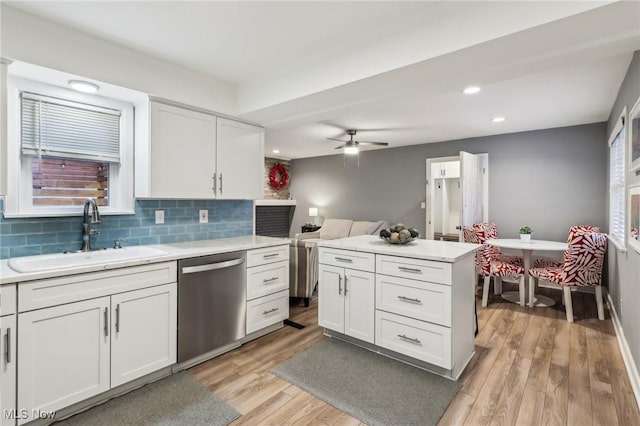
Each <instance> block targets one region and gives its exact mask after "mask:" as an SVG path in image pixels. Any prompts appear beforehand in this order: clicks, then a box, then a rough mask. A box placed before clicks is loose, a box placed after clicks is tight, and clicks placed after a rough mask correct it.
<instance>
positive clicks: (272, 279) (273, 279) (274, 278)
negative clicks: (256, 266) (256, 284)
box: [262, 277, 278, 284]
mask: <svg viewBox="0 0 640 426" xmlns="http://www.w3.org/2000/svg"><path fill="white" fill-rule="evenodd" d="M274 281H278V277H271V278H265V279H264V280H262V282H263V283H264V284H269V283H271V282H274Z"/></svg>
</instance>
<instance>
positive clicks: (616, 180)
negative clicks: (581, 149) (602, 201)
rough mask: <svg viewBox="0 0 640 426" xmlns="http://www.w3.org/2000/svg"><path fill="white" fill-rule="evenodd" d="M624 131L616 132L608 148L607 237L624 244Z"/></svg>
mask: <svg viewBox="0 0 640 426" xmlns="http://www.w3.org/2000/svg"><path fill="white" fill-rule="evenodd" d="M624 141H625V129H624V127H622V129H621V130H620V131H619V132H618V134H617V135H616V137H615V138H614V139H613V141H612V142H611V145H610V147H609V235H611V236H612V237H614V238H615V239H617V240H618V241H620V243H621V244H622V245H624V244H625V232H624V222H625V208H624V202H625V199H624V196H625V193H624V192H625V191H624V189H625V175H624V170H625V164H624V163H625V152H624V150H625V143H624Z"/></svg>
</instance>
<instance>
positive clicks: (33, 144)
mask: <svg viewBox="0 0 640 426" xmlns="http://www.w3.org/2000/svg"><path fill="white" fill-rule="evenodd" d="M21 143H22V153H23V154H24V155H37V156H44V155H46V156H48V157H58V158H75V159H79V160H97V161H105V162H111V163H119V162H120V111H117V110H112V109H108V108H102V107H98V106H93V105H86V104H82V103H78V102H71V101H65V100H62V99H56V98H51V97H47V96H42V95H37V94H34V93H29V92H22V94H21Z"/></svg>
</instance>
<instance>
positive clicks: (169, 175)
mask: <svg viewBox="0 0 640 426" xmlns="http://www.w3.org/2000/svg"><path fill="white" fill-rule="evenodd" d="M150 104H151V112H150V116H151V123H150V139H151V146H150V150H151V155H150V164H149V165H148V166H149V167H150V169H151V184H150V186H151V193H150V196H151V197H155V198H160V197H165V198H187V199H189V198H214V197H215V193H214V191H213V177H214V173H215V165H216V151H215V149H216V117H215V116H213V115H209V114H203V113H201V112H196V111H191V110H188V109H184V108H178V107H174V106H170V105H164V104H161V103H157V102H151V103H150Z"/></svg>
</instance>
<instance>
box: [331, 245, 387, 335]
mask: <svg viewBox="0 0 640 426" xmlns="http://www.w3.org/2000/svg"><path fill="white" fill-rule="evenodd" d="M345 258H348V257H345ZM318 273H319V283H320V284H319V288H318V303H319V305H318V324H319V325H320V326H322V327H325V328H328V329H331V330H334V331H337V332H339V333H344V334H346V335H348V336H351V337H355V338H356V339H360V340H363V341H365V342H369V343H373V342H374V339H375V334H374V315H375V278H374V274H373V273H372V272H367V271H359V270H355V269H346V268H341V267H337V266H332V265H325V264H321V265H320V266H319V269H318Z"/></svg>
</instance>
